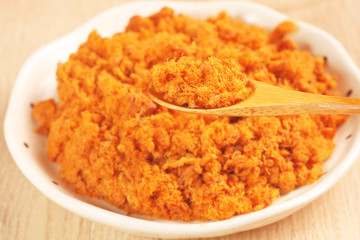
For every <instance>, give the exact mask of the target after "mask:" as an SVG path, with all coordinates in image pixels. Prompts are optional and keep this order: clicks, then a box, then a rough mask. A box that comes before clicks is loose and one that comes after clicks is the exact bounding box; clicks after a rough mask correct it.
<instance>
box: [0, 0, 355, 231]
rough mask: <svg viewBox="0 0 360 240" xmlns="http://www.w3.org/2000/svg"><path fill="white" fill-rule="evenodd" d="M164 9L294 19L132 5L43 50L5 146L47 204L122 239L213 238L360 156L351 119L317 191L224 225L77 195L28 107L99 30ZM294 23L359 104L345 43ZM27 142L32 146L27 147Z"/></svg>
mask: <svg viewBox="0 0 360 240" xmlns="http://www.w3.org/2000/svg"><path fill="white" fill-rule="evenodd" d="M163 6H169V7H171V8H173V9H175V12H176V13H184V14H187V15H190V16H191V17H194V18H206V17H208V16H213V15H216V14H217V13H219V11H221V10H226V11H227V12H228V13H229V15H231V16H232V17H235V18H240V19H244V20H245V21H247V22H248V23H252V24H257V25H260V26H264V27H267V28H273V27H275V26H276V25H277V24H278V23H279V22H281V21H283V20H285V19H289V18H288V17H287V16H285V15H283V14H281V13H278V12H276V11H274V10H272V9H269V8H267V7H264V6H261V5H258V4H255V3H250V2H197V3H189V2H165V1H162V2H132V3H127V4H123V5H120V6H118V7H115V8H112V9H110V10H108V11H106V12H104V13H102V14H100V15H99V16H97V17H95V18H93V19H92V20H90V21H88V22H87V23H85V24H84V25H82V26H81V27H79V28H77V29H76V30H75V31H73V32H71V33H70V34H68V35H66V36H64V37H62V38H60V39H59V40H56V41H55V42H52V43H50V44H48V45H46V46H45V47H43V48H41V49H40V50H38V51H36V52H35V53H34V54H33V55H32V56H31V57H30V58H29V59H28V60H27V61H26V63H25V64H24V66H23V67H22V69H21V71H20V73H19V75H18V77H17V80H16V83H15V86H14V89H13V92H12V95H11V99H10V103H9V106H8V110H7V114H6V118H5V126H4V131H5V138H6V142H7V144H8V147H9V150H10V152H11V154H12V156H13V158H14V160H15V162H16V163H17V165H18V167H19V168H20V169H21V171H22V172H23V173H24V175H25V176H26V177H27V178H28V179H29V180H30V181H31V182H32V183H33V184H34V185H35V186H36V187H37V188H38V189H39V190H40V191H41V192H42V193H43V194H45V195H46V196H47V197H48V198H50V199H51V200H53V201H54V202H56V203H58V204H59V205H61V206H63V207H64V208H66V209H68V210H70V211H72V212H74V213H77V214H79V215H81V216H83V217H85V218H89V219H92V220H95V221H98V222H101V223H104V224H107V225H111V226H114V227H116V228H119V229H121V230H122V231H125V232H129V233H134V234H140V235H146V236H153V237H162V238H169V237H176V238H185V237H186V238H188V237H212V236H220V235H225V234H230V233H234V232H239V231H244V230H248V229H253V228H257V227H260V226H264V225H266V224H270V223H272V222H275V221H278V220H280V219H282V218H284V217H286V216H288V215H290V214H292V213H293V212H295V211H296V210H298V209H300V208H301V207H303V206H305V205H306V204H308V203H309V202H311V201H313V200H314V199H315V198H317V197H319V196H320V195H321V194H323V193H324V192H325V191H326V190H328V189H329V188H330V187H331V186H333V185H334V184H335V183H336V182H337V181H338V180H339V179H340V177H341V176H342V175H343V174H344V173H345V172H346V171H347V170H348V169H349V168H350V166H351V165H352V164H353V163H354V162H355V161H356V159H357V158H358V156H359V152H360V148H359V147H358V146H359V143H360V134H359V129H360V118H359V117H358V116H352V117H351V118H350V119H349V120H348V121H347V122H346V123H345V124H344V125H343V126H341V128H340V129H339V131H338V133H337V135H336V138H335V142H336V148H335V149H334V152H333V154H332V156H331V158H330V159H329V160H327V161H326V163H325V165H324V170H325V172H326V174H324V175H323V176H322V177H321V178H320V179H319V180H318V181H317V182H316V183H315V184H312V185H309V186H304V187H301V188H299V189H297V190H295V191H293V192H291V193H290V194H287V195H285V196H283V197H281V198H280V199H278V200H276V201H275V203H274V204H273V205H271V206H269V207H267V208H265V209H263V210H260V211H258V212H253V213H249V214H245V215H241V216H236V217H233V218H231V219H228V220H224V221H218V222H206V223H199V222H191V223H184V222H179V221H166V220H160V219H153V220H144V219H141V218H137V217H129V216H126V215H124V214H122V212H121V211H120V210H118V209H115V208H114V207H111V206H109V205H108V204H106V203H104V202H102V201H98V200H93V199H89V198H86V197H83V196H79V195H77V194H75V193H74V192H73V191H72V190H71V189H70V188H69V187H67V186H66V185H65V184H63V183H62V182H61V180H60V176H59V175H58V171H57V170H58V166H57V165H56V164H54V163H51V162H49V161H48V160H47V158H46V154H45V148H46V141H45V138H44V137H41V136H39V135H37V134H35V133H34V131H33V129H34V126H35V122H34V120H33V119H32V117H31V108H30V103H34V102H38V101H40V100H44V99H47V98H52V97H55V96H56V80H55V71H56V66H57V63H58V62H60V61H66V60H67V58H68V56H69V55H70V54H71V53H72V52H75V51H76V50H77V48H78V46H79V45H80V43H82V42H84V41H85V40H86V39H87V36H88V34H89V33H90V32H91V31H92V30H93V29H97V30H98V32H99V33H100V34H101V35H102V36H111V35H112V34H114V33H116V32H120V31H123V30H124V27H125V26H126V24H127V23H128V20H129V19H130V17H131V16H133V15H135V14H138V15H142V16H148V15H150V14H152V13H154V12H157V11H158V10H160V9H161V8H162V7H163ZM292 20H293V21H295V22H296V24H297V25H298V26H299V31H298V32H297V33H296V34H294V35H293V36H292V37H293V39H295V41H296V42H298V43H299V44H300V45H302V44H305V45H306V44H308V45H310V46H311V48H312V51H313V53H314V54H315V55H320V56H327V58H328V64H329V66H330V68H331V71H332V72H334V73H336V74H337V75H338V76H339V77H340V82H341V84H340V86H341V88H340V89H339V91H340V92H342V93H345V92H347V91H348V90H349V89H352V90H353V95H352V97H360V93H359V91H360V72H359V69H358V68H357V67H356V65H355V64H354V62H353V61H352V60H351V58H350V56H349V55H348V53H347V52H346V51H345V49H344V48H343V47H342V46H341V44H340V43H339V42H338V41H337V40H335V39H334V38H333V37H332V36H330V35H329V34H327V33H326V32H324V31H322V30H320V29H318V28H316V27H313V26H310V25H309V24H306V23H303V22H300V21H296V20H294V19H292ZM350 134H351V137H350V138H348V136H350ZM24 143H26V144H28V146H29V147H28V148H27V147H25V145H24ZM54 181H56V182H57V183H58V185H56V184H54Z"/></svg>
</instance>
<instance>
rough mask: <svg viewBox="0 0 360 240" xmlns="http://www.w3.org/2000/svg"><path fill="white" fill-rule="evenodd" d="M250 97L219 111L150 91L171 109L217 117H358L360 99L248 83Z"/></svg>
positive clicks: (150, 94)
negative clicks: (187, 103) (305, 115)
mask: <svg viewBox="0 0 360 240" xmlns="http://www.w3.org/2000/svg"><path fill="white" fill-rule="evenodd" d="M250 84H251V86H252V88H253V92H252V94H251V95H250V96H249V97H248V98H247V99H245V100H243V101H240V102H238V103H235V104H234V105H231V106H228V107H222V108H213V109H203V108H201V109H200V108H188V107H184V106H179V105H175V104H173V103H170V102H167V101H166V100H164V98H163V94H162V93H158V92H156V91H155V90H154V89H153V87H152V85H150V88H149V96H150V98H151V99H152V100H153V101H154V102H156V103H157V104H159V105H161V106H163V107H167V108H170V109H174V110H178V111H183V112H188V113H195V114H209V115H219V116H280V115H297V114H360V99H358V98H345V97H338V96H328V95H320V94H313V93H306V92H300V91H295V90H290V89H285V88H280V87H275V86H272V85H270V84H267V83H264V82H259V81H255V80H251V81H250Z"/></svg>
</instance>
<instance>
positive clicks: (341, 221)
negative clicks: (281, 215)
mask: <svg viewBox="0 0 360 240" xmlns="http://www.w3.org/2000/svg"><path fill="white" fill-rule="evenodd" d="M121 2H122V1H115V0H106V1H105V0H104V1H96V0H91V1H90V0H80V1H72V0H62V1H56V0H51V1H50V0H49V1H47V0H42V1H41V0H1V1H0V29H1V37H0V125H1V128H0V239H1V240H3V239H4V240H8V239H18V240H22V239H36V240H44V239H79V240H83V239H109V240H112V239H126V240H135V239H136V240H140V239H144V238H142V237H137V236H133V235H129V234H125V233H122V232H121V231H119V230H116V229H114V228H111V227H108V226H104V225H102V224H99V223H95V222H92V221H89V220H86V219H83V218H81V217H79V216H77V215H75V214H73V213H71V212H69V211H67V210H65V209H63V208H62V207H60V206H58V205H56V204H54V203H53V202H51V201H50V200H48V199H47V198H46V197H45V196H43V195H42V194H41V193H40V192H39V191H38V190H37V189H36V188H35V187H33V186H32V185H31V184H30V182H29V181H28V180H27V179H26V178H25V177H24V176H23V174H22V173H21V172H20V171H19V169H18V168H17V166H16V165H15V163H14V161H13V160H12V158H11V156H10V154H9V152H8V150H7V147H6V144H5V141H4V137H3V127H2V126H3V121H4V114H5V111H6V107H7V103H8V99H9V96H10V92H11V88H12V86H13V84H14V81H15V78H16V75H17V73H18V71H19V69H20V67H21V65H22V64H23V63H24V61H25V59H26V58H27V57H28V56H29V55H30V54H31V53H32V52H33V51H35V50H36V49H37V48H39V47H41V46H42V45H44V44H46V43H48V42H50V41H52V40H55V39H57V38H58V37H61V36H62V35H64V34H66V33H68V32H69V31H71V30H72V29H74V28H75V27H77V26H78V25H80V24H82V23H84V22H85V21H87V20H88V19H90V18H91V17H93V16H95V15H96V14H97V13H100V12H101V11H103V10H106V9H108V8H110V7H112V6H115V5H118V4H120V3H121ZM256 2H259V3H263V4H265V5H268V6H270V7H272V8H274V9H277V10H279V11H281V12H283V13H285V14H288V15H290V16H291V17H294V18H297V19H300V20H303V21H305V22H308V23H311V24H314V25H316V26H318V27H320V28H323V29H324V30H326V31H327V32H329V33H330V34H332V35H334V36H335V37H336V38H337V39H338V40H339V41H340V42H341V43H342V44H343V45H344V47H345V48H346V49H347V50H348V52H349V53H350V55H351V56H352V58H353V59H354V61H355V62H356V64H357V65H358V66H360V44H359V43H360V14H359V13H360V1H359V0H292V1H290V0H257V1H256ZM359 176H360V161H357V162H356V164H355V165H354V166H353V167H352V168H351V170H350V171H349V172H348V173H347V174H346V175H345V176H344V177H343V178H342V179H341V180H340V181H339V182H338V183H337V184H336V185H335V186H334V187H333V188H332V189H331V190H330V191H329V192H327V193H326V194H324V195H323V196H322V197H320V198H318V199H317V200H316V201H314V202H313V203H312V204H310V205H308V206H307V207H305V208H303V209H301V210H300V211H298V212H296V213H295V214H293V215H292V216H290V217H287V218H285V219H283V220H281V221H279V222H277V223H274V224H271V225H268V226H265V227H262V228H259V229H255V230H251V231H247V232H242V233H238V234H234V235H230V236H225V237H221V238H214V239H217V240H220V239H221V240H223V239H360V203H359V199H360V177H359Z"/></svg>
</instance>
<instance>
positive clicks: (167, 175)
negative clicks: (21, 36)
mask: <svg viewBox="0 0 360 240" xmlns="http://www.w3.org/2000/svg"><path fill="white" fill-rule="evenodd" d="M295 30H296V27H295V25H294V24H292V23H291V22H284V23H281V24H280V25H279V26H278V27H277V28H275V29H274V30H272V31H268V30H266V29H264V28H261V27H258V26H253V25H247V24H245V23H244V22H242V21H240V20H237V19H233V18H231V17H229V16H228V15H227V14H226V13H225V12H222V13H220V14H219V15H217V16H216V17H210V18H208V19H207V20H197V19H192V18H190V17H188V16H185V15H175V14H174V12H173V10H171V9H169V8H164V9H162V10H161V11H160V12H158V13H156V14H154V15H152V16H150V17H148V18H142V17H139V16H134V17H133V18H132V19H131V20H130V22H129V24H128V26H127V27H126V30H125V32H122V33H118V34H115V35H114V36H112V37H111V38H103V37H101V36H99V35H98V34H97V33H96V32H95V31H94V32H92V33H91V34H90V35H89V38H88V40H87V41H86V42H85V43H83V44H82V45H81V46H80V47H79V49H78V51H77V52H76V53H74V54H72V55H71V56H70V57H69V59H68V61H67V62H65V63H61V64H60V65H59V67H58V69H57V73H56V76H57V82H58V95H59V101H58V102H55V100H52V99H51V100H46V101H43V102H39V103H37V104H36V105H35V106H34V109H33V115H34V117H35V118H36V119H37V121H38V122H39V127H38V128H37V131H38V132H39V133H40V134H44V135H46V136H47V155H48V158H49V159H50V160H51V161H54V162H57V163H59V164H60V166H61V169H60V173H61V175H62V176H63V179H64V181H65V182H66V183H67V184H69V185H70V186H71V187H73V188H74V189H75V191H76V192H78V193H79V194H83V195H87V196H91V197H94V198H99V199H103V200H104V201H106V202H109V203H111V204H113V205H115V206H117V207H118V208H121V209H123V210H124V211H126V212H127V213H130V214H134V213H137V214H144V215H148V216H154V217H160V218H165V219H178V220H183V221H191V220H201V221H207V220H222V219H227V218H231V217H232V216H234V215H238V214H243V213H249V212H252V211H257V210H260V209H262V208H265V207H266V206H268V205H269V204H271V203H272V202H273V201H274V199H276V198H278V197H279V196H281V195H282V194H286V193H288V192H290V191H292V190H294V189H295V188H297V187H300V186H302V185H305V184H310V183H313V182H314V181H316V180H317V179H318V178H319V177H320V176H321V175H322V173H323V170H322V166H323V162H324V161H325V160H326V159H327V158H328V157H329V156H330V155H331V152H332V149H333V148H334V143H333V137H334V134H335V132H336V127H337V126H338V125H339V124H341V123H342V122H343V121H344V120H345V118H344V117H341V116H335V115H334V116H325V115H324V116H321V115H299V116H280V117H248V118H228V117H216V116H200V115H191V114H185V113H181V112H176V111H172V110H168V109H165V108H163V107H160V106H158V105H156V104H155V103H154V102H152V101H151V100H150V98H149V97H148V95H147V89H148V87H149V85H150V84H151V82H152V81H153V74H154V72H153V71H154V69H156V68H158V67H159V66H163V65H164V64H166V63H168V62H171V61H178V60H179V58H180V57H189V58H191V59H193V61H198V60H197V59H201V61H207V60H209V59H211V58H213V57H214V58H217V59H221V60H224V61H231V62H234V63H236V64H237V65H238V68H239V71H241V72H242V73H244V74H246V77H248V78H252V79H255V80H258V81H263V82H266V83H269V84H273V85H277V86H279V87H284V88H291V89H295V90H299V91H306V92H312V93H319V94H331V89H332V88H334V87H335V85H336V82H335V79H334V78H333V77H332V76H330V75H327V74H326V73H325V72H324V65H325V62H324V59H323V58H322V57H313V56H312V55H311V54H310V53H309V52H305V51H300V50H298V48H297V45H296V44H295V43H294V42H293V41H292V40H290V39H288V38H286V36H285V35H286V34H287V33H289V32H292V31H295Z"/></svg>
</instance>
